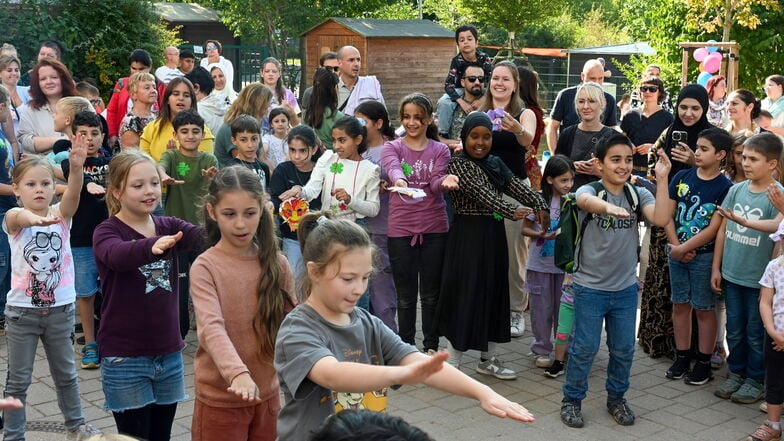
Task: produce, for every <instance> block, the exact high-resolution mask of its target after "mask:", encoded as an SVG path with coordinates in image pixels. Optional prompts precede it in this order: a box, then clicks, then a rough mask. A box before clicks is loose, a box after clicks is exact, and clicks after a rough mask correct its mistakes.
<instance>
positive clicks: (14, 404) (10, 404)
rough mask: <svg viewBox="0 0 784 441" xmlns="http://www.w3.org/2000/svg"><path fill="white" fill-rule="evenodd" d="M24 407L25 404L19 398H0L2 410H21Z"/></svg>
mask: <svg viewBox="0 0 784 441" xmlns="http://www.w3.org/2000/svg"><path fill="white" fill-rule="evenodd" d="M23 407H24V404H22V402H21V401H19V399H18V398H14V397H11V396H8V397H5V398H0V409H21V408H23Z"/></svg>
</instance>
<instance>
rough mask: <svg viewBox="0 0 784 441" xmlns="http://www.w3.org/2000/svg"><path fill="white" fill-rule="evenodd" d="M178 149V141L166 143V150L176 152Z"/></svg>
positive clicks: (172, 140) (173, 140) (171, 140)
mask: <svg viewBox="0 0 784 441" xmlns="http://www.w3.org/2000/svg"><path fill="white" fill-rule="evenodd" d="M175 149H177V140H176V139H174V138H172V139H170V140H169V142H167V143H166V150H175Z"/></svg>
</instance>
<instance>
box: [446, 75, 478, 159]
mask: <svg viewBox="0 0 784 441" xmlns="http://www.w3.org/2000/svg"><path fill="white" fill-rule="evenodd" d="M484 85H485V71H484V69H482V68H481V67H479V66H474V65H470V64H469V65H467V66H465V67H464V68H463V71H462V72H460V88H458V89H456V90H459V91H460V95H459V97H458V99H459V100H460V101H461V102H462V103H465V106H463V105H460V106H459V107H457V108H456V109H455V110H454V112H452V116H451V120H450V121H449V123H448V124H447V125H446V127H445V129H446V130H441V128H440V127H439V130H438V131H439V132H440V134H441V136H442V138H443V139H442V142H443V143H444V144H446V145H448V146H449V148H450V149H451V150H455V148H456V147H459V146H460V131H461V130H462V129H463V123H464V122H465V119H466V117H467V116H468V114H469V113H471V112H473V111H474V110H476V109H477V108H479V105H480V104H481V102H482V95H483V94H484ZM466 109H467V110H468V111H466Z"/></svg>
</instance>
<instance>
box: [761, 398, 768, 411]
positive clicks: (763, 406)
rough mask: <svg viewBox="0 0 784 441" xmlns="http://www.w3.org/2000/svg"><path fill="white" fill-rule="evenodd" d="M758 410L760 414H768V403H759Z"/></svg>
mask: <svg viewBox="0 0 784 441" xmlns="http://www.w3.org/2000/svg"><path fill="white" fill-rule="evenodd" d="M759 410H760V412H762V413H768V403H766V402H764V401H763V402H761V403H760V407H759Z"/></svg>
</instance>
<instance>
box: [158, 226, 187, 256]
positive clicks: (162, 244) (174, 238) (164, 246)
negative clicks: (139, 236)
mask: <svg viewBox="0 0 784 441" xmlns="http://www.w3.org/2000/svg"><path fill="white" fill-rule="evenodd" d="M180 239H182V231H178V232H177V234H172V235H169V236H161V237H159V238H158V240H156V241H155V243H154V244H153V245H152V253H153V254H154V255H156V256H160V255H161V254H163V253H165V252H166V250H168V249H170V248H172V247H174V245H177V242H179V241H180Z"/></svg>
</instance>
